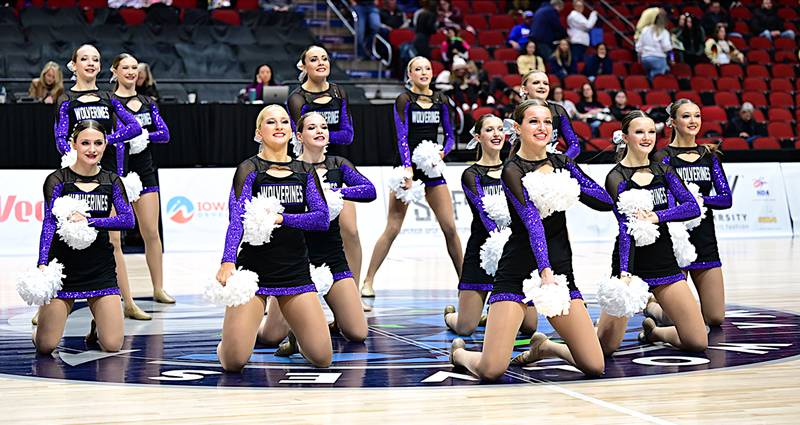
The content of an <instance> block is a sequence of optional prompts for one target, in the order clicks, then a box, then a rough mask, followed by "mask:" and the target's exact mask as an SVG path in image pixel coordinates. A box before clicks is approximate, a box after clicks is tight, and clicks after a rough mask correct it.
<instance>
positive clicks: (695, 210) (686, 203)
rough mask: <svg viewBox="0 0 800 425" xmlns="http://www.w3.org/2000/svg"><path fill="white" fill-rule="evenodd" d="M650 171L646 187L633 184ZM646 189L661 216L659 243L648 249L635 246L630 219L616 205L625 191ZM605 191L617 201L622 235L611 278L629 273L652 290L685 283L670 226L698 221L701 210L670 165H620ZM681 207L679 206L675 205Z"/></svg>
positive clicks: (658, 214) (649, 246) (614, 171)
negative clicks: (639, 173) (638, 175)
mask: <svg viewBox="0 0 800 425" xmlns="http://www.w3.org/2000/svg"><path fill="white" fill-rule="evenodd" d="M642 169H644V170H649V172H650V173H652V174H653V180H652V181H651V182H650V183H649V184H646V185H644V186H642V185H639V184H637V183H636V182H635V181H634V180H633V175H634V174H635V173H636V171H637V170H642ZM631 189H644V190H647V191H648V192H650V195H651V196H652V199H653V212H655V213H656V215H657V216H658V224H657V225H658V233H659V236H658V238H657V239H656V241H655V242H654V243H652V244H650V245H646V246H636V241H635V240H634V238H633V237H632V236H630V235H629V234H628V233H627V222H628V218H627V217H626V216H625V215H623V214H620V212H619V211H618V209H617V205H616V202H617V201H618V200H619V195H620V194H621V193H623V192H625V191H626V190H631ZM606 190H608V193H610V194H611V198H612V199H613V200H614V215H616V217H617V221H618V222H619V234H618V235H617V240H616V242H615V244H614V253H613V255H612V265H611V274H612V275H613V276H619V275H620V273H621V272H628V273H631V274H634V275H636V276H638V277H640V278H641V279H642V280H644V281H645V282H647V284H648V285H650V287H651V288H652V287H654V286H658V285H669V284H672V283H675V282H679V281H681V280H684V279H686V277H685V276H684V275H683V273H682V272H681V268H680V267H679V266H678V261H677V260H676V259H675V254H674V253H673V251H672V239H671V237H670V234H669V229H668V228H667V222H670V221H684V220H690V219H692V218H695V217H698V216H699V215H700V207H699V206H698V205H697V201H695V199H694V196H693V195H692V193H691V192H689V189H687V188H686V186H684V184H683V181H681V179H680V177H678V174H677V173H676V172H675V169H674V168H672V167H670V166H669V165H664V164H661V163H658V162H651V163H650V164H649V165H644V166H641V167H626V166H624V165H622V164H617V165H616V166H615V167H614V168H613V169H612V170H611V171H610V172H609V173H608V176H607V177H606ZM676 200H677V203H678V205H676V202H675V201H676Z"/></svg>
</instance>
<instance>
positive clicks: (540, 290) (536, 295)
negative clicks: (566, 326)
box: [522, 270, 570, 317]
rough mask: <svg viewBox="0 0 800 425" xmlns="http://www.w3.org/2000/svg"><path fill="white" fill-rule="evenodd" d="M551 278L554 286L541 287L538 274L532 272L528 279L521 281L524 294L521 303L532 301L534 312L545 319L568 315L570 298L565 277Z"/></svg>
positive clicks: (558, 275) (560, 275) (556, 276)
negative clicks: (553, 280) (534, 307)
mask: <svg viewBox="0 0 800 425" xmlns="http://www.w3.org/2000/svg"><path fill="white" fill-rule="evenodd" d="M553 277H554V279H555V283H554V284H548V285H543V284H542V280H541V278H540V277H539V275H538V272H537V271H536V270H534V271H533V273H531V278H530V279H525V280H524V281H522V292H523V293H524V294H525V299H524V300H522V301H523V302H528V301H533V304H534V305H535V306H536V311H538V312H539V314H542V315H544V316H546V317H553V316H564V315H566V314H569V303H570V297H569V287H568V286H567V277H566V276H564V275H563V274H557V275H555V276H553Z"/></svg>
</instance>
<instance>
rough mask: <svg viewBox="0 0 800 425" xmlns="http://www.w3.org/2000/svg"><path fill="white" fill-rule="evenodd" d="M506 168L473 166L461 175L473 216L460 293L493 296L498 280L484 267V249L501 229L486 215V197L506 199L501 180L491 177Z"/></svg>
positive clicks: (500, 165) (499, 166)
mask: <svg viewBox="0 0 800 425" xmlns="http://www.w3.org/2000/svg"><path fill="white" fill-rule="evenodd" d="M502 167H503V165H502V164H498V165H495V166H486V165H479V164H473V165H471V166H470V167H469V168H467V169H466V170H464V173H463V174H461V187H462V188H463V189H464V195H466V197H467V200H468V201H469V209H470V211H471V212H472V225H471V226H470V234H469V240H468V241H467V249H466V251H464V263H463V265H462V266H461V278H460V279H459V282H458V289H459V290H460V291H486V292H491V290H492V286H493V285H492V282H493V281H494V277H493V276H490V275H489V274H488V273H486V270H484V269H483V267H481V247H482V246H483V244H484V243H485V242H486V239H488V238H489V232H491V231H493V230H497V229H499V227H498V225H497V223H495V221H494V220H492V219H491V218H490V217H489V215H488V214H487V213H486V210H485V209H484V206H483V197H484V196H486V195H503V197H504V198H505V195H504V194H503V187H502V185H501V182H500V179H498V178H494V177H491V176H489V172H491V171H498V170H500V169H501V168H502Z"/></svg>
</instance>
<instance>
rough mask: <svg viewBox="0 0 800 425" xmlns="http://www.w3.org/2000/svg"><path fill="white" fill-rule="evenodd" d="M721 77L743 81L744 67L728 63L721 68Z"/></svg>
mask: <svg viewBox="0 0 800 425" xmlns="http://www.w3.org/2000/svg"><path fill="white" fill-rule="evenodd" d="M719 75H720V77H731V78H738V79H740V80H741V79H742V78H743V77H744V70H743V69H742V66H741V65H739V64H736V63H728V64H725V65H722V66H720V67H719Z"/></svg>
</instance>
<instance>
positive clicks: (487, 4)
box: [472, 1, 497, 15]
mask: <svg viewBox="0 0 800 425" xmlns="http://www.w3.org/2000/svg"><path fill="white" fill-rule="evenodd" d="M472 13H483V14H486V15H494V14H495V13H497V6H496V5H495V2H493V1H473V2H472Z"/></svg>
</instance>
